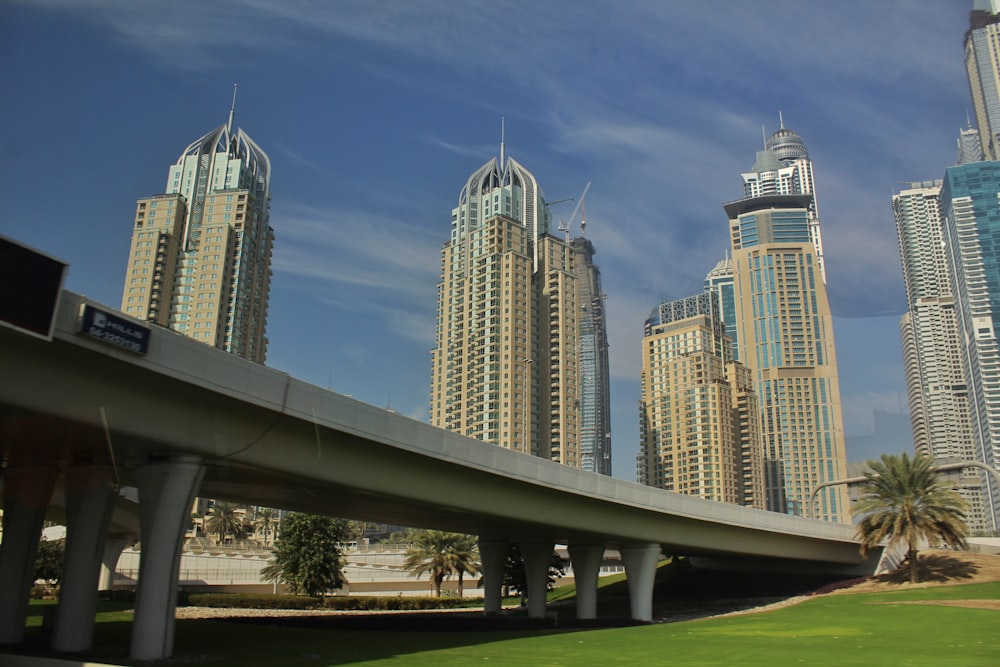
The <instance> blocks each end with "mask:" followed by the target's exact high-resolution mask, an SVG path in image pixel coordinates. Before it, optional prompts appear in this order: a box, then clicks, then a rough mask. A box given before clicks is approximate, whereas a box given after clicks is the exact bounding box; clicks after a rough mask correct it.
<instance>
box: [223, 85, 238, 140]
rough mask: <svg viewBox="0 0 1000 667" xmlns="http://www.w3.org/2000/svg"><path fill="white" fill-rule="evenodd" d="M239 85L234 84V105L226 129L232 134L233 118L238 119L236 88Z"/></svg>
mask: <svg viewBox="0 0 1000 667" xmlns="http://www.w3.org/2000/svg"><path fill="white" fill-rule="evenodd" d="M237 87H238V86H237V84H235V83H234V84H233V105H232V106H231V107H229V122H228V123H227V124H226V129H227V130H229V131H230V132H232V131H233V118H235V117H236V88H237Z"/></svg>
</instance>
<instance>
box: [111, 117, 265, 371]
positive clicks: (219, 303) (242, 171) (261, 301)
mask: <svg viewBox="0 0 1000 667" xmlns="http://www.w3.org/2000/svg"><path fill="white" fill-rule="evenodd" d="M270 176H271V165H270V161H269V160H268V157H267V155H266V154H265V153H264V151H262V150H261V149H260V147H259V146H258V145H257V144H256V143H254V141H253V140H252V139H251V138H250V137H249V136H248V135H247V134H246V133H245V132H244V131H243V130H242V129H234V128H233V112H232V111H231V112H230V114H229V121H228V122H227V123H226V124H224V125H221V126H219V127H217V128H216V129H214V130H212V131H211V132H209V133H208V134H206V135H204V136H203V137H201V138H199V139H197V140H196V141H194V142H192V143H191V145H189V146H188V147H187V148H186V149H184V152H183V153H181V156H180V157H179V158H178V159H177V162H176V163H175V164H174V165H172V166H171V167H170V172H169V175H168V177H167V187H166V190H165V194H162V195H154V196H152V197H145V198H142V199H139V200H138V202H137V203H136V212H135V219H134V222H133V227H132V247H131V250H130V252H129V260H128V269H127V272H126V276H125V288H124V290H123V293H122V310H123V311H124V312H125V313H127V314H129V315H131V316H132V317H135V318H138V319H141V320H147V321H150V322H155V323H156V324H160V325H162V326H166V327H170V328H171V329H174V330H176V331H179V332H180V333H183V334H185V335H187V336H190V337H192V338H195V339H196V340H200V341H202V342H204V343H207V344H209V345H213V346H215V347H218V348H221V349H224V350H227V351H229V352H232V353H234V354H237V355H239V356H241V357H245V358H247V359H250V360H252V361H256V362H258V363H263V362H264V359H265V356H266V354H267V337H266V335H265V325H266V322H267V307H268V296H269V292H270V286H271V250H272V246H273V243H274V231H273V230H272V229H271V226H270V224H269V213H270V200H271V193H270Z"/></svg>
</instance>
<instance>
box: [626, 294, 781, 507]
mask: <svg viewBox="0 0 1000 667" xmlns="http://www.w3.org/2000/svg"><path fill="white" fill-rule="evenodd" d="M731 345H732V342H731V340H730V338H729V336H728V335H726V333H725V325H724V323H723V321H722V318H721V316H720V302H719V298H718V293H717V292H713V291H709V290H706V291H705V292H703V293H701V294H698V295H695V296H691V297H688V298H686V299H679V300H676V301H670V302H665V303H661V304H660V305H659V306H657V307H656V308H655V309H654V310H653V312H652V313H651V314H650V316H649V318H648V319H647V320H646V323H645V328H644V335H643V339H642V394H641V398H640V438H641V444H640V452H639V456H638V459H637V461H638V480H639V483H641V484H647V485H649V486H655V487H657V488H660V489H666V490H668V491H676V492H678V493H684V494H688V495H695V496H700V497H702V498H707V499H709V500H717V501H720V502H726V503H734V504H737V505H746V506H749V507H757V508H760V509H763V508H764V498H763V484H762V467H761V459H760V451H761V450H760V430H759V418H758V408H757V397H756V395H755V394H754V392H753V388H752V380H751V376H750V372H749V370H748V369H747V368H746V367H745V366H744V365H743V364H740V363H739V362H736V361H734V360H733V358H732V347H731Z"/></svg>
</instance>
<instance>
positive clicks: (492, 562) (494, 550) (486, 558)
mask: <svg viewBox="0 0 1000 667" xmlns="http://www.w3.org/2000/svg"><path fill="white" fill-rule="evenodd" d="M509 550H510V542H509V541H507V540H483V539H481V540H479V560H480V561H482V565H483V611H484V612H485V613H486V614H487V615H495V614H499V613H500V607H501V604H502V602H503V566H504V561H505V560H506V559H507V552H508V551H509Z"/></svg>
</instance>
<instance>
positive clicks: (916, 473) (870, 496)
mask: <svg viewBox="0 0 1000 667" xmlns="http://www.w3.org/2000/svg"><path fill="white" fill-rule="evenodd" d="M868 467H869V471H868V472H867V473H865V477H866V478H867V479H866V480H865V482H863V483H862V485H861V499H860V500H859V501H858V503H857V505H856V506H855V508H854V514H855V515H856V516H860V517H861V522H860V523H859V524H858V528H857V536H858V537H859V538H860V540H861V553H862V554H865V553H867V552H868V550H870V549H872V548H874V547H877V546H878V545H879V544H882V543H883V542H884V543H885V544H886V546H887V547H893V546H895V545H897V544H901V543H905V544H906V548H907V552H906V558H907V560H908V561H909V562H910V581H911V582H912V583H916V582H917V581H918V579H919V574H918V571H917V546H918V545H919V544H920V542H922V541H923V540H928V541H930V540H939V541H941V542H943V543H944V544H946V545H948V546H950V547H953V548H956V549H962V548H965V537H966V535H968V532H969V528H968V526H967V525H966V523H965V501H963V500H962V497H961V496H960V495H958V493H956V492H955V491H953V490H951V489H949V488H948V487H947V486H945V484H944V482H943V481H942V480H941V478H940V477H938V475H937V472H936V471H935V470H934V460H933V459H932V458H931V457H929V456H924V455H921V454H918V455H916V456H915V457H913V458H912V459H911V458H910V457H908V456H907V455H906V454H905V453H904V454H902V455H901V456H896V455H893V454H883V455H882V460H881V461H870V462H869V463H868Z"/></svg>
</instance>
